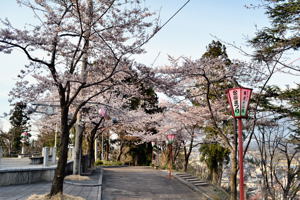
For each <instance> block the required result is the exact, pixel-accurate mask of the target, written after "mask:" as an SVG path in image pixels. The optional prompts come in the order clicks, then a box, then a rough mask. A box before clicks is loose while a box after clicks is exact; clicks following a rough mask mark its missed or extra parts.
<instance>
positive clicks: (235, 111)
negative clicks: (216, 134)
mask: <svg viewBox="0 0 300 200" xmlns="http://www.w3.org/2000/svg"><path fill="white" fill-rule="evenodd" d="M226 93H227V99H228V102H229V104H230V108H231V112H232V116H233V117H234V118H237V119H238V140H239V168H240V200H244V199H245V195H244V164H243V161H244V155H243V153H244V152H243V123H242V118H247V114H248V106H249V102H250V97H251V94H252V89H249V88H231V89H228V90H227V92H226Z"/></svg>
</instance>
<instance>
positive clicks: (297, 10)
mask: <svg viewBox="0 0 300 200" xmlns="http://www.w3.org/2000/svg"><path fill="white" fill-rule="evenodd" d="M265 2H266V4H265V8H266V14H267V16H268V17H269V19H270V22H271V25H270V27H265V28H263V29H262V30H259V31H258V32H257V33H256V36H255V38H253V39H252V40H250V43H251V44H252V45H253V46H254V47H255V48H256V55H255V58H256V59H257V60H260V61H273V60H274V56H276V55H279V54H281V53H283V52H286V51H289V50H299V48H300V37H299V16H300V0H265ZM287 67H288V66H287ZM293 69H294V70H297V71H300V68H299V67H296V68H294V67H293Z"/></svg>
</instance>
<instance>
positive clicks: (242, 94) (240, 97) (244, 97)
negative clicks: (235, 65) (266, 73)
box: [227, 88, 252, 118]
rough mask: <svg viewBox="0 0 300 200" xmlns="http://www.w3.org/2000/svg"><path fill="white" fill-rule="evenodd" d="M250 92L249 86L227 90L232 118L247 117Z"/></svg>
mask: <svg viewBox="0 0 300 200" xmlns="http://www.w3.org/2000/svg"><path fill="white" fill-rule="evenodd" d="M251 94H252V89H249V88H231V89H228V90H227V99H228V102H229V104H230V108H231V112H232V116H233V117H234V118H245V117H247V114H248V106H249V101H250V97H251Z"/></svg>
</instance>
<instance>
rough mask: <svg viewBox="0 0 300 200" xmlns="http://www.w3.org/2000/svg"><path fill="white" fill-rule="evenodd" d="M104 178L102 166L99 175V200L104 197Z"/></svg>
mask: <svg viewBox="0 0 300 200" xmlns="http://www.w3.org/2000/svg"><path fill="white" fill-rule="evenodd" d="M102 179H103V168H102V167H101V168H100V176H99V180H98V185H99V188H98V196H97V200H101V199H102Z"/></svg>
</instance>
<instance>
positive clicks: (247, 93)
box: [241, 89, 251, 117]
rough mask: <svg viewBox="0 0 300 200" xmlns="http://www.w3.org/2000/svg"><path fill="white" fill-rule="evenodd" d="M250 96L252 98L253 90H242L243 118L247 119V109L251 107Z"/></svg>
mask: <svg viewBox="0 0 300 200" xmlns="http://www.w3.org/2000/svg"><path fill="white" fill-rule="evenodd" d="M250 96H251V90H249V89H242V90H241V116H243V117H246V115H247V108H248V105H249V100H250Z"/></svg>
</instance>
